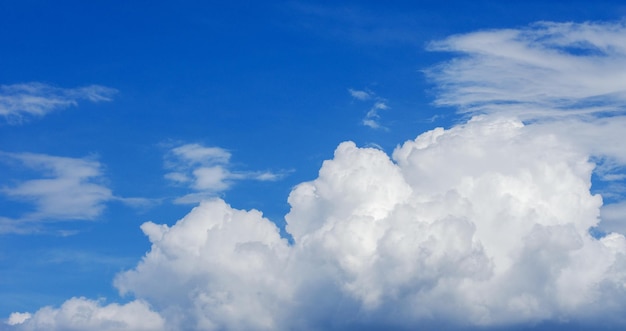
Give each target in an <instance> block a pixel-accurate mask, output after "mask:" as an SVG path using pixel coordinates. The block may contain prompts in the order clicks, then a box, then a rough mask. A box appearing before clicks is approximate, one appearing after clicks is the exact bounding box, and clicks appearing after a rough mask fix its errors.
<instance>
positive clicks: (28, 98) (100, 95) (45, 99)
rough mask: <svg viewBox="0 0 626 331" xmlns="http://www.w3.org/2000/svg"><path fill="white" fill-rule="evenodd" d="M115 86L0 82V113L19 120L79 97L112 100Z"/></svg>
mask: <svg viewBox="0 0 626 331" xmlns="http://www.w3.org/2000/svg"><path fill="white" fill-rule="evenodd" d="M115 93H117V90H115V89H112V88H109V87H105V86H100V85H89V86H84V87H77V88H60V87H55V86H51V85H47V84H43V83H35V82H33V83H24V84H13V85H0V116H3V117H4V118H5V119H6V120H7V121H8V123H10V124H19V123H22V122H23V121H24V120H25V119H27V118H29V117H42V116H44V115H46V114H48V113H50V112H52V111H55V110H60V109H64V108H67V107H70V106H76V105H77V104H78V101H79V100H87V101H91V102H101V101H111V97H112V96H113V95H114V94H115Z"/></svg>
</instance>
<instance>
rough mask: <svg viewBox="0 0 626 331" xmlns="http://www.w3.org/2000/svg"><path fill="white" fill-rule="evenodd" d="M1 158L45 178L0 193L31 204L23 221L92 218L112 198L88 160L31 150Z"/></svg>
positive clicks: (98, 167)
mask: <svg viewBox="0 0 626 331" xmlns="http://www.w3.org/2000/svg"><path fill="white" fill-rule="evenodd" d="M2 156H3V157H5V158H10V159H14V160H18V161H20V162H21V163H22V164H23V165H24V166H26V167H27V168H30V169H34V170H36V171H40V172H42V173H43V175H44V176H45V178H41V179H31V180H26V181H23V182H21V183H19V184H17V185H15V186H8V187H7V186H5V187H2V189H0V192H1V193H2V194H4V195H5V196H7V197H8V198H11V199H17V200H24V201H29V202H32V203H33V204H35V206H36V207H35V211H34V212H32V213H30V214H27V215H24V216H23V217H22V219H23V220H25V221H35V220H41V219H94V218H95V217H97V216H98V215H100V213H101V212H102V210H103V209H104V203H105V202H106V201H109V200H111V199H112V198H113V195H112V193H111V190H110V189H109V188H107V187H106V186H105V185H104V184H102V177H103V176H102V172H101V165H100V163H99V162H98V161H95V160H90V159H77V158H68V157H59V156H51V155H45V154H33V153H2Z"/></svg>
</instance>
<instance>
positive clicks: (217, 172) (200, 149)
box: [165, 144, 286, 203]
mask: <svg viewBox="0 0 626 331" xmlns="http://www.w3.org/2000/svg"><path fill="white" fill-rule="evenodd" d="M230 158H231V153H230V152H229V151H228V150H226V149H223V148H221V147H206V146H203V145H200V144H185V145H181V146H178V147H175V148H172V149H171V150H170V151H169V152H168V154H167V155H166V162H165V167H166V168H168V169H170V170H171V171H170V172H168V173H167V174H165V178H166V179H168V180H170V181H172V182H174V183H177V184H180V185H184V186H187V187H189V188H190V189H191V190H193V191H194V192H192V193H189V194H187V195H185V196H183V197H179V198H177V199H176V200H175V202H177V203H197V202H199V201H201V200H203V199H207V198H211V197H214V196H215V195H216V194H218V193H220V192H223V191H225V190H228V189H229V188H230V187H231V186H232V185H233V184H234V183H235V182H236V181H240V180H257V181H275V180H279V179H281V178H282V177H284V176H285V175H286V172H284V171H283V172H279V173H275V172H271V171H234V170H232V169H231V168H232V167H231V165H230Z"/></svg>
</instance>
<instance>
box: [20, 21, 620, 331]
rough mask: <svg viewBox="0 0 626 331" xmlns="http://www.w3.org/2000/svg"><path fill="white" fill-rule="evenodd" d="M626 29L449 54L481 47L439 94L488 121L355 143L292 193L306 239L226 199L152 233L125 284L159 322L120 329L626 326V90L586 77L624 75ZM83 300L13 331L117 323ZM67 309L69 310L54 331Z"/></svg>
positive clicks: (543, 27)
mask: <svg viewBox="0 0 626 331" xmlns="http://www.w3.org/2000/svg"><path fill="white" fill-rule="evenodd" d="M621 29H622V25H621V24H579V25H576V24H553V23H541V24H538V25H534V26H532V27H531V28H529V29H526V30H497V31H489V32H480V33H473V34H468V35H463V36H455V37H452V38H449V39H447V40H445V41H443V42H441V43H439V44H436V45H437V47H439V48H440V49H446V50H461V51H463V52H466V53H467V56H466V57H462V58H459V59H456V60H454V61H452V62H449V63H447V64H444V65H442V66H441V67H439V68H437V69H435V71H433V74H434V77H435V78H436V79H437V81H438V82H439V83H440V84H442V85H441V87H442V89H443V92H442V93H443V94H442V96H441V98H440V99H439V102H440V103H441V104H450V105H456V106H460V107H462V108H463V109H464V110H465V111H469V112H470V113H472V114H473V115H476V114H477V113H482V114H483V115H478V116H473V117H472V118H471V119H470V120H469V121H468V122H467V123H463V124H460V125H456V126H454V127H452V128H449V129H444V128H436V129H434V130H431V131H428V132H425V133H422V134H420V135H419V136H418V137H417V138H416V139H415V140H410V141H407V142H405V143H404V144H402V145H400V146H398V147H397V148H396V150H395V151H394V152H393V154H392V155H391V156H389V155H387V154H386V153H384V152H383V151H381V150H378V149H373V148H359V147H357V146H356V145H355V144H354V143H352V142H344V143H341V144H340V145H339V146H338V147H337V149H336V151H335V155H334V157H333V159H331V160H327V161H325V162H324V163H323V165H322V168H321V169H320V171H319V175H318V177H317V178H316V179H315V180H313V181H310V182H305V183H301V184H299V185H297V186H296V187H295V188H294V189H293V190H292V192H291V194H290V195H289V198H288V201H289V203H290V205H291V210H290V212H289V213H288V214H287V215H286V221H287V231H288V232H289V233H290V234H291V235H292V236H293V239H294V242H293V244H288V243H287V241H286V240H285V239H284V238H281V236H280V234H279V231H278V229H277V228H276V226H275V225H274V223H272V222H271V221H270V220H268V219H266V218H264V217H263V216H262V214H261V212H259V211H256V210H250V211H244V210H237V209H233V208H231V207H230V206H229V205H228V204H226V203H225V202H224V201H222V200H220V199H215V198H213V199H207V200H205V201H203V202H202V203H201V204H200V205H199V206H198V207H196V208H194V209H193V210H192V211H191V212H190V213H189V214H188V215H187V216H185V217H184V218H182V219H181V220H179V221H178V222H177V223H176V224H174V225H172V226H167V225H159V224H154V223H151V222H148V223H145V224H143V225H142V227H141V228H142V230H143V232H144V233H145V234H146V236H147V237H148V239H149V241H150V242H151V249H150V251H149V252H148V253H147V254H146V255H145V256H144V258H143V259H142V260H141V262H139V263H138V265H137V266H136V267H135V268H133V269H131V270H128V271H125V272H122V273H120V274H119V275H118V276H117V277H116V279H115V286H116V287H117V288H118V289H119V291H120V293H121V294H123V295H132V296H134V298H135V299H136V300H137V301H133V303H135V304H137V305H138V307H140V308H141V309H144V314H143V315H141V314H138V315H137V316H135V319H134V320H132V321H130V320H126V319H125V316H130V315H125V314H121V316H122V317H120V318H118V319H114V318H113V317H110V319H111V321H118V322H119V321H120V319H121V320H122V322H123V323H128V324H127V325H139V324H130V323H138V322H137V321H142V320H143V319H144V318H145V316H153V317H152V319H153V320H154V321H158V323H157V322H154V324H150V327H153V329H155V330H294V329H298V330H299V329H302V330H347V329H361V328H368V329H381V330H389V329H417V328H428V327H431V328H446V327H449V328H453V329H472V328H483V327H487V328H488V327H508V326H513V327H515V326H518V325H524V326H528V325H541V323H553V324H557V325H558V324H563V325H565V327H569V326H581V325H582V326H586V327H588V328H594V329H602V328H605V329H620V328H624V327H625V326H626V319H624V317H623V311H624V309H626V238H625V237H624V235H623V234H621V233H608V234H606V235H604V236H602V237H599V238H598V237H594V236H592V235H591V234H590V229H592V228H594V227H596V226H598V225H599V224H601V223H600V220H601V219H600V217H601V215H603V216H606V217H607V218H609V219H611V220H612V221H614V222H618V221H619V219H620V217H622V216H621V215H623V211H622V209H623V208H622V203H619V202H618V203H616V204H614V207H613V208H611V209H604V211H602V210H601V207H602V197H601V196H600V195H598V194H592V193H591V190H590V189H591V177H592V174H593V171H594V169H598V168H596V163H595V162H596V161H597V160H601V162H600V168H602V167H604V168H603V169H600V170H602V171H604V172H605V174H606V173H609V172H610V171H611V170H615V169H618V168H620V166H621V165H623V164H624V163H623V158H622V156H623V152H621V151H619V150H620V149H619V148H616V147H615V146H614V145H611V146H608V147H607V146H602V144H601V143H606V142H610V143H612V144H616V143H617V142H619V141H623V139H622V140H620V138H623V133H621V131H619V130H618V129H617V128H618V127H619V125H613V124H610V123H607V121H608V119H607V118H606V117H599V116H595V115H596V114H597V113H598V111H599V109H602V112H603V114H605V112H608V113H612V114H619V113H620V112H621V108H620V107H621V101H620V100H621V94H620V93H621V92H619V91H620V88H621V87H620V86H623V82H620V81H618V80H617V78H616V77H617V76H613V75H612V74H614V72H611V73H610V75H609V76H608V77H609V78H608V79H609V80H612V81H613V83H614V84H613V87H610V88H609V87H608V85H610V84H605V83H604V82H598V80H597V79H596V80H591V81H586V79H585V78H588V76H589V75H590V72H591V71H594V70H599V71H598V72H599V73H607V74H608V70H604V71H602V70H601V69H602V68H603V66H602V65H599V63H603V65H604V66H606V67H607V68H609V67H615V68H614V69H615V72H620V70H622V69H621V68H622V66H621V64H622V62H621V61H622V54H623V52H622V50H623V47H621V46H620V45H621V44H620V43H621V41H622V40H624V38H622V37H620V36H619V35H618V34H620V33H617V32H620V31H621ZM607 36H608V37H607ZM591 46H593V47H591ZM620 47H621V48H620ZM590 49H593V50H594V51H593V52H590V51H589V50H590ZM598 52H599V53H598ZM544 56H547V57H548V59H550V61H547V60H544V59H543V57H544ZM557 60H558V61H557ZM561 60H562V61H564V62H559V61H561ZM555 61H556V62H555ZM576 64H580V65H582V66H581V67H578V66H577V65H576ZM550 65H552V66H553V67H549V66H550ZM522 69H527V70H528V73H526V72H525V71H524V70H522ZM550 70H552V76H550V75H548V72H550ZM498 75H500V76H498ZM518 75H519V76H518ZM579 76H581V77H579ZM455 77H456V78H455ZM515 77H517V78H515ZM571 77H573V78H571ZM500 78H501V79H502V82H501V84H498V83H497V82H498V81H499V80H498V79H500ZM544 79H545V80H547V81H543V80H544ZM568 82H569V85H568V84H567V83H568ZM594 82H595V83H594ZM560 83H564V85H563V86H561V85H560ZM552 84H554V85H552ZM589 84H590V89H589V90H587V89H585V88H584V87H585V86H586V85H589ZM595 84H598V85H597V86H596V85H595ZM619 84H622V85H619ZM591 85H593V86H591ZM544 94H545V95H544ZM597 97H601V100H600V101H601V102H599V101H598V100H597V99H596V98H597ZM591 101H593V104H592V105H589V103H588V102H591ZM498 109H500V110H498ZM581 113H585V114H587V117H586V119H585V121H583V120H581V119H580V117H579V115H580V114H581ZM555 117H558V118H560V119H559V120H555V119H554V118H555ZM548 119H549V120H548ZM610 119H614V120H615V121H616V123H622V121H623V117H622V116H613V117H611V118H610ZM608 122H611V121H608ZM611 123H614V122H611ZM607 128H608V129H607ZM573 129H576V130H577V131H572V130H573ZM204 148H205V147H201V146H191V147H187V148H185V149H182V152H181V153H180V155H183V156H185V155H187V156H185V157H186V159H187V160H188V161H186V162H187V163H185V164H187V168H185V169H186V170H185V171H179V172H180V176H178V175H176V176H174V175H172V177H176V178H179V179H180V180H181V181H184V180H188V183H191V185H200V186H202V184H201V182H202V181H201V180H200V179H199V178H200V177H199V176H198V175H196V174H195V173H194V172H195V170H197V169H203V168H205V167H209V168H210V167H212V166H215V165H224V164H227V160H228V157H226V155H227V154H226V153H223V152H222V151H220V150H214V149H210V150H209V149H207V150H205V149H204ZM196 156H198V157H196ZM205 159H208V160H210V161H206V162H205V163H202V162H198V161H197V160H205ZM207 162H208V163H207ZM612 174H613V175H618V174H615V173H612ZM617 177H619V176H617ZM617 177H615V176H613V177H612V178H617ZM185 178H186V179H185ZM172 179H174V178H172ZM601 211H602V212H601ZM615 228H616V229H619V227H615ZM164 284H166V286H164ZM76 300H78V301H79V302H82V303H84V302H85V301H86V300H85V299H71V300H69V301H68V302H66V303H65V304H64V305H63V306H62V307H61V308H59V309H54V308H42V309H41V310H39V311H38V312H35V313H34V314H29V313H16V314H14V315H12V316H11V317H10V318H9V322H10V324H13V325H12V326H11V328H12V329H15V330H29V329H55V327H57V326H56V325H61V327H60V328H65V329H72V328H74V329H76V328H80V326H84V325H87V326H88V327H92V329H94V330H95V329H98V330H107V329H106V326H105V324H98V323H100V322H101V321H102V320H99V319H98V320H96V321H97V322H91V321H93V320H94V319H93V318H92V317H91V316H94V314H93V313H90V314H83V313H80V311H77V310H71V309H66V308H64V307H65V306H66V305H70V306H71V304H70V303H74V301H76ZM146 303H150V306H149V307H148V306H147V304H146ZM95 307H96V308H94V309H92V310H90V311H92V312H98V311H100V310H104V309H105V308H106V307H109V306H105V307H101V306H99V305H97V304H96V306H95ZM114 307H115V308H116V309H120V310H126V309H130V308H124V309H122V307H126V306H118V305H116V306H114ZM137 309H139V308H137ZM49 311H52V312H56V313H57V314H60V312H67V313H66V314H67V315H66V316H68V317H67V318H66V319H64V320H63V322H61V321H57V322H53V323H52V324H43V323H47V321H50V320H51V319H50V318H48V317H47V316H48V315H49V313H48V312H49ZM157 314H158V315H157ZM85 316H87V318H85ZM129 318H131V317H129ZM85 321H90V323H92V324H85V323H86V322H85ZM55 323H56V324H55ZM62 323H66V324H62ZM102 323H104V322H102ZM41 325H46V326H45V327H41ZM107 325H108V324H107ZM85 328H87V327H85ZM129 328H131V329H132V327H129ZM87 329H88V328H87Z"/></svg>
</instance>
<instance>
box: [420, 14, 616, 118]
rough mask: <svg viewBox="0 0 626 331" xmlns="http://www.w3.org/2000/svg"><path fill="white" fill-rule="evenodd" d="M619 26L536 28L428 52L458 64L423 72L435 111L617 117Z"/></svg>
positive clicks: (452, 41) (435, 46) (489, 34)
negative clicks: (435, 93) (432, 85)
mask: <svg viewBox="0 0 626 331" xmlns="http://www.w3.org/2000/svg"><path fill="white" fill-rule="evenodd" d="M624 35H626V24H625V23H624V22H619V23H582V24H577V23H552V22H541V23H536V24H534V25H531V26H530V27H528V28H526V29H504V30H489V31H480V32H475V33H469V34H462V35H457V36H452V37H449V38H447V39H445V40H443V41H438V42H434V43H432V44H431V49H432V50H439V51H450V52H460V53H462V54H463V56H459V57H456V58H455V59H454V60H453V61H450V62H447V63H444V64H442V65H440V66H437V67H435V68H433V69H432V70H429V71H427V72H428V73H429V74H430V76H431V78H433V79H434V80H435V82H436V83H437V84H438V87H439V89H440V92H441V93H440V95H439V97H438V98H437V101H436V103H437V104H439V105H446V106H456V107H460V109H461V110H462V111H464V112H471V113H498V114H507V115H515V116H519V117H521V118H522V119H534V118H541V117H560V116H571V115H583V114H594V113H624V106H626V85H625V83H624V77H626V38H625V37H624Z"/></svg>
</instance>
